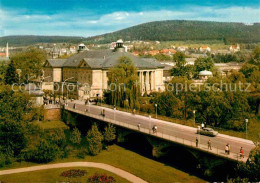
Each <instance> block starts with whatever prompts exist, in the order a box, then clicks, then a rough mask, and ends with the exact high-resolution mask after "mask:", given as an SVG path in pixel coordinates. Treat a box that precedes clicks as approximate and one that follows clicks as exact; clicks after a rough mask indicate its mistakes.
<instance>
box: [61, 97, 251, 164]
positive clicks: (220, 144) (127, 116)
mask: <svg viewBox="0 0 260 183" xmlns="http://www.w3.org/2000/svg"><path fill="white" fill-rule="evenodd" d="M75 103H76V109H74V105H75ZM66 109H67V110H70V111H73V112H76V113H80V114H82V115H86V116H89V117H93V118H96V119H99V120H103V121H106V122H110V123H113V124H116V125H119V126H123V127H126V128H129V129H133V130H135V131H140V132H141V133H146V134H150V135H153V136H157V137H159V138H163V139H166V140H170V141H174V142H177V143H181V144H184V145H188V146H192V147H196V145H195V139H196V137H197V138H198V139H199V147H198V149H200V150H202V151H206V152H208V153H212V154H217V155H220V156H222V157H225V158H229V159H233V160H239V161H244V162H245V161H246V160H247V157H248V155H249V153H250V151H251V150H252V149H253V148H254V147H255V145H254V144H253V142H252V141H250V140H246V139H242V138H237V137H232V136H228V135H223V134H219V135H218V136H216V137H208V136H203V135H199V134H197V133H196V132H197V129H196V128H193V127H189V126H185V125H180V124H175V123H172V122H168V121H163V120H159V119H154V118H148V117H146V116H141V115H133V114H131V113H127V112H123V111H118V110H113V109H109V108H104V107H100V106H95V105H84V102H82V101H73V102H69V103H68V106H66ZM102 109H105V114H106V115H105V117H102V116H101V115H100V113H101V111H102ZM137 124H140V129H138V127H137ZM154 125H156V126H157V127H158V130H157V132H156V133H152V130H151V129H152V127H153V126H154ZM209 139H210V140H211V144H212V150H208V147H207V142H208V140H209ZM227 143H229V144H230V147H231V150H230V155H226V154H225V152H224V149H225V145H226V144H227ZM241 147H243V149H244V153H245V158H242V159H240V158H239V157H238V156H239V151H240V148H241Z"/></svg>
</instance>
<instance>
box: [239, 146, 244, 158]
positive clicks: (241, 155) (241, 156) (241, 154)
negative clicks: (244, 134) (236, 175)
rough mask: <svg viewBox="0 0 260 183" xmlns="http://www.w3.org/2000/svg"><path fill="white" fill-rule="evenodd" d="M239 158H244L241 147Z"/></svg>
mask: <svg viewBox="0 0 260 183" xmlns="http://www.w3.org/2000/svg"><path fill="white" fill-rule="evenodd" d="M239 154H240V158H244V150H243V147H241V148H240V153H239Z"/></svg>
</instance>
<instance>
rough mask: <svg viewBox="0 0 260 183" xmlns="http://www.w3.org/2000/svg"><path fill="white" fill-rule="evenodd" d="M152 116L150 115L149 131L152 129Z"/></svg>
mask: <svg viewBox="0 0 260 183" xmlns="http://www.w3.org/2000/svg"><path fill="white" fill-rule="evenodd" d="M151 125H152V124H151V116H150V115H149V132H150V130H151Z"/></svg>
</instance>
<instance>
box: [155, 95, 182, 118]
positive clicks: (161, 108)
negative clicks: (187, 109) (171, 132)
mask: <svg viewBox="0 0 260 183" xmlns="http://www.w3.org/2000/svg"><path fill="white" fill-rule="evenodd" d="M154 102H155V103H156V104H158V108H157V110H158V114H161V115H166V116H170V117H181V116H182V115H181V112H180V108H181V105H182V104H181V101H180V100H179V99H178V98H176V97H175V96H174V95H173V93H172V92H168V91H166V92H162V93H160V94H158V95H157V96H156V97H155V99H154Z"/></svg>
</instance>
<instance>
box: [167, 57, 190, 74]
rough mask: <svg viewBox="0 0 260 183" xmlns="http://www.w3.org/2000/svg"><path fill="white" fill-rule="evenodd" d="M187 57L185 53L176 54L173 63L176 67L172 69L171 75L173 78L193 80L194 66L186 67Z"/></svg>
mask: <svg viewBox="0 0 260 183" xmlns="http://www.w3.org/2000/svg"><path fill="white" fill-rule="evenodd" d="M185 58H186V56H185V54H184V53H183V52H176V53H175V54H174V56H173V61H174V62H175V67H173V68H172V70H171V74H172V75H173V76H183V77H184V76H186V77H187V78H192V76H193V66H192V65H186V64H187V62H186V60H185Z"/></svg>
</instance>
